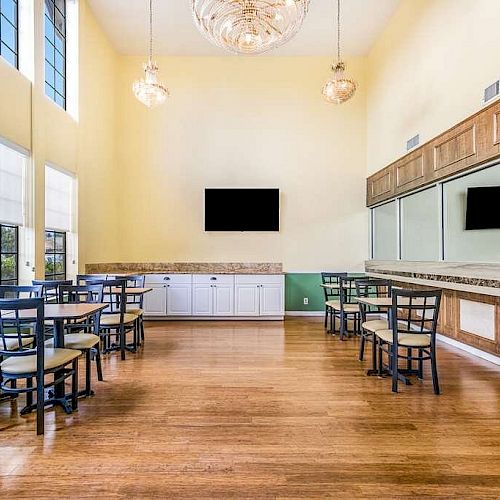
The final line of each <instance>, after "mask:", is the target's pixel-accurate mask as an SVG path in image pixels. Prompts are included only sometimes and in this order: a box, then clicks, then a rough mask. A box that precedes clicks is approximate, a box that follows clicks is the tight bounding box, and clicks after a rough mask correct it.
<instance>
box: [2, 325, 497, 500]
mask: <svg viewBox="0 0 500 500" xmlns="http://www.w3.org/2000/svg"><path fill="white" fill-rule="evenodd" d="M146 333H147V341H146V344H145V346H144V348H143V350H141V351H140V352H139V353H138V354H136V355H132V354H129V355H128V358H127V360H126V361H125V362H122V361H120V360H119V359H118V356H116V355H115V354H112V355H109V356H107V357H105V359H104V375H105V381H104V382H101V383H95V390H96V396H95V397H94V398H91V399H87V400H82V401H81V402H80V408H79V411H78V412H77V413H76V414H74V415H71V416H67V415H64V414H63V413H62V412H61V411H60V410H47V412H46V434H45V437H44V438H39V437H36V435H35V425H34V416H28V417H19V416H18V414H17V407H16V404H19V405H21V403H22V400H21V399H20V401H19V403H12V404H11V403H9V402H7V403H0V481H1V492H0V496H1V497H2V498H23V497H31V498H33V497H36V498H44V497H49V496H50V497H53V496H54V494H57V495H58V496H60V497H70V496H71V497H73V498H85V497H93V496H96V495H99V496H101V497H109V498H124V497H129V498H130V497H133V498H151V497H160V498H327V497H337V498H339V497H340V498H365V497H366V498H368V497H380V496H383V497H385V498H401V497H417V496H429V497H443V498H450V497H461V498H474V497H475V498H498V497H500V377H499V374H500V369H499V367H496V366H495V365H492V364H490V363H487V362H485V361H481V360H478V359H477V358H473V357H471V356H469V355H467V354H465V353H463V352H461V351H458V350H455V349H453V348H450V347H448V346H442V345H441V346H440V348H439V350H438V360H439V369H440V377H441V380H440V381H441V385H442V390H443V394H442V395H441V396H434V394H433V392H432V384H431V381H430V377H429V372H428V370H427V372H426V380H424V382H415V383H414V385H412V386H408V387H405V386H402V387H401V392H400V393H399V394H397V395H394V394H392V393H391V391H390V381H389V380H387V379H379V378H373V377H366V376H365V374H364V370H365V369H366V368H367V364H368V362H364V363H360V362H359V361H357V348H358V341H357V340H353V339H351V340H349V341H346V342H340V341H339V340H338V339H337V338H332V337H330V336H328V335H325V333H324V331H323V327H322V324H321V322H320V321H319V320H318V319H315V318H293V319H289V320H287V321H286V322H284V323H282V322H151V323H148V324H147V331H146ZM82 371H83V370H82Z"/></svg>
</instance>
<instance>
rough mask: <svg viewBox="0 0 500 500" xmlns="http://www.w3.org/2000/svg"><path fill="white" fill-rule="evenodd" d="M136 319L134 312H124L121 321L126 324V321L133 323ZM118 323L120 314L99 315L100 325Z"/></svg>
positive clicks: (114, 324) (117, 324)
mask: <svg viewBox="0 0 500 500" xmlns="http://www.w3.org/2000/svg"><path fill="white" fill-rule="evenodd" d="M136 319H137V315H136V314H132V313H125V314H124V315H123V323H124V324H125V325H126V324H128V323H133V322H134V321H135V320H136ZM119 325H120V314H103V315H102V316H101V326H119Z"/></svg>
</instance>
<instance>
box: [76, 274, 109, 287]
mask: <svg viewBox="0 0 500 500" xmlns="http://www.w3.org/2000/svg"><path fill="white" fill-rule="evenodd" d="M106 279H108V275H107V274H77V275H76V281H75V282H76V284H77V285H85V283H86V282H87V281H96V280H106Z"/></svg>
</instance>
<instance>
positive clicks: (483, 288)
mask: <svg viewBox="0 0 500 500" xmlns="http://www.w3.org/2000/svg"><path fill="white" fill-rule="evenodd" d="M365 270H366V272H367V273H369V274H374V275H386V276H396V277H401V278H403V280H404V281H408V282H411V281H414V282H417V281H418V282H425V283H426V284H429V285H434V286H440V287H442V288H451V289H456V290H463V291H471V292H477V293H486V294H488V295H500V264H495V263H491V264H490V263H476V262H409V261H371V260H369V261H366V263H365Z"/></svg>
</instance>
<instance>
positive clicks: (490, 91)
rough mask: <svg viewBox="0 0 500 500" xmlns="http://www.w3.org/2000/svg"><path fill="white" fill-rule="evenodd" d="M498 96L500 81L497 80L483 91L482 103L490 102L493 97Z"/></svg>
mask: <svg viewBox="0 0 500 500" xmlns="http://www.w3.org/2000/svg"><path fill="white" fill-rule="evenodd" d="M498 94H500V81H499V80H497V81H496V82H495V83H492V84H491V85H490V86H489V87H486V88H485V89H484V102H488V101H491V99H493V98H494V97H496V96H497V95H498Z"/></svg>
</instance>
